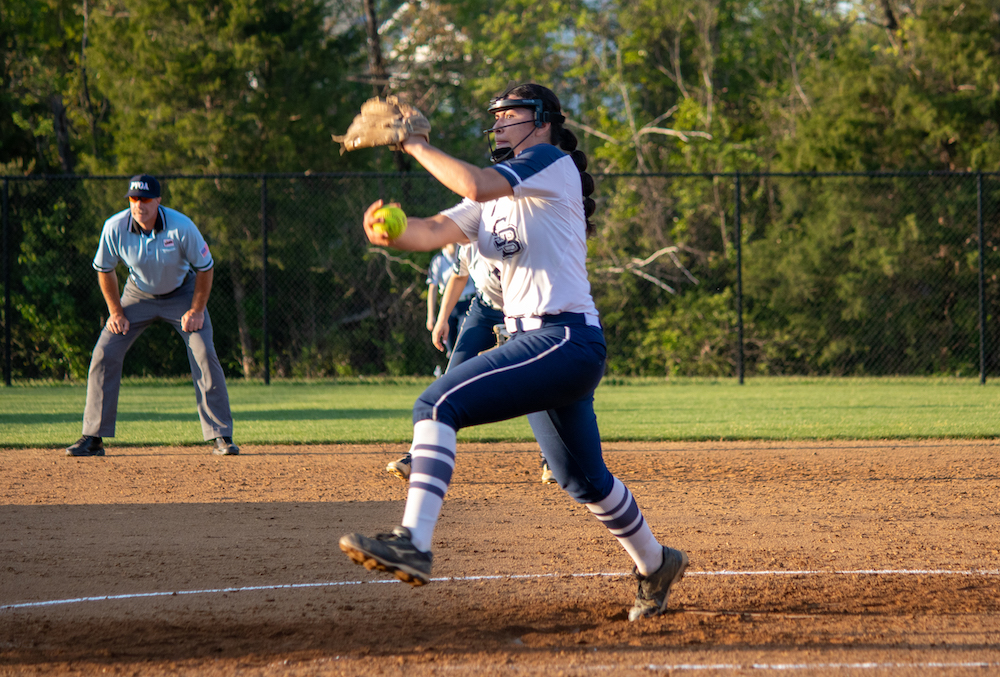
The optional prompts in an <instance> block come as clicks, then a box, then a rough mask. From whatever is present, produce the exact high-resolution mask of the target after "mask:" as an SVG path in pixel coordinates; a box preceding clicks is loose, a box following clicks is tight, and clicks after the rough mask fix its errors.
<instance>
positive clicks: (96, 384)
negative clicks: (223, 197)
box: [66, 174, 240, 456]
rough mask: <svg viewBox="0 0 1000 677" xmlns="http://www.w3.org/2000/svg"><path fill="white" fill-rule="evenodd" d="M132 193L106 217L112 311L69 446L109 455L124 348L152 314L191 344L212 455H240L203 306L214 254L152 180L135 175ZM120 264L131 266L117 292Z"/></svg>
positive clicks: (104, 288)
mask: <svg viewBox="0 0 1000 677" xmlns="http://www.w3.org/2000/svg"><path fill="white" fill-rule="evenodd" d="M127 197H128V201H129V208H128V209H125V210H123V211H121V212H118V213H117V214H115V215H114V216H112V217H111V218H110V219H108V220H107V221H105V222H104V229H103V230H102V232H101V242H100V245H99V246H98V249H97V256H95V257H94V269H95V270H97V279H98V282H99V283H100V286H101V293H102V294H104V300H105V302H106V303H107V304H108V313H109V317H108V321H107V322H106V323H105V325H104V328H103V329H102V330H101V336H100V338H98V339H97V345H96V346H94V354H93V356H92V357H91V360H90V375H89V377H88V378H87V405H86V408H85V409H84V412H83V437H81V438H80V439H79V440H77V441H76V443H75V444H73V445H72V446H69V447H67V448H66V455H67V456H104V440H103V438H105V437H114V436H115V418H116V417H117V414H118V391H119V386H120V385H121V378H122V362H123V361H124V359H125V353H126V352H128V349H129V348H131V347H132V344H133V343H134V342H135V340H136V339H137V338H138V337H139V334H141V333H142V332H143V331H144V330H145V329H146V327H148V326H149V325H150V324H151V323H152V322H153V321H154V320H164V321H165V322H169V323H170V324H172V325H173V327H174V329H176V330H177V333H179V334H180V335H181V338H183V339H184V345H185V346H186V347H187V354H188V362H189V363H190V364H191V378H192V379H193V380H194V389H195V401H196V402H197V405H198V416H199V417H200V418H201V431H202V434H203V435H204V438H205V439H206V440H213V449H212V453H213V454H216V455H219V456H235V455H237V454H239V453H240V449H239V447H237V446H236V445H235V444H233V417H232V414H231V413H230V410H229V392H228V391H227V390H226V378H225V376H224V375H223V373H222V365H220V364H219V357H218V355H217V354H216V353H215V345H214V344H213V342H212V321H211V319H209V316H208V311H207V310H205V304H207V303H208V296H209V294H210V293H211V291H212V275H213V271H212V266H214V265H215V262H214V261H213V260H212V254H211V252H209V250H208V245H207V244H206V243H205V239H204V238H203V237H202V235H201V232H199V230H198V227H197V226H196V225H194V222H193V221H191V219H189V218H188V217H187V216H185V215H184V214H181V213H180V212H179V211H177V210H174V209H170V208H168V207H163V206H161V205H160V183H159V181H157V180H156V179H155V178H153V177H152V176H149V175H148V174H142V175H140V176H133V177H132V178H131V179H130V180H129V184H128V193H127ZM119 262H123V263H124V264H125V265H126V266H128V270H129V275H128V281H127V282H126V283H125V289H124V291H123V292H122V293H121V296H120V297H119V294H118V276H117V274H116V273H115V267H116V266H117V265H118V263H119Z"/></svg>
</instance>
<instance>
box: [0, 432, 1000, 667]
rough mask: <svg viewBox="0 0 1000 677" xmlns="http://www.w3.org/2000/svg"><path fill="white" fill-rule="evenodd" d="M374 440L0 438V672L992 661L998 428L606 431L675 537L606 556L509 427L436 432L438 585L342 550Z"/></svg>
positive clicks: (587, 520) (628, 477)
mask: <svg viewBox="0 0 1000 677" xmlns="http://www.w3.org/2000/svg"><path fill="white" fill-rule="evenodd" d="M403 451H405V448H403V447H389V446H372V447H364V446H334V445H331V446H295V447H254V446H247V447H244V449H243V454H242V455H241V456H239V457H225V458H219V457H214V456H211V455H210V454H209V453H208V450H207V449H204V448H197V449H194V448H134V447H133V448H120V447H114V446H110V447H109V449H108V453H109V455H108V456H107V457H105V458H90V459H70V458H66V457H64V456H62V452H61V450H52V449H27V450H24V449H20V450H12V449H6V450H0V463H2V467H0V497H2V498H0V504H2V508H0V675H25V674H27V675H34V674H38V675H47V676H55V677H64V676H68V675H98V674H100V675H107V674H113V675H142V676H143V677H161V676H163V675H168V674H169V675H178V674H179V675H241V676H243V675H295V676H298V675H302V676H306V675H309V676H313V675H318V676H325V675H369V674H371V675H375V674H377V675H407V676H409V675H415V676H422V675H455V674H468V675H494V674H496V675H501V674H503V675H507V674H516V675H542V674H544V675H593V674H608V675H639V674H642V675H648V674H657V673H660V674H735V673H753V674H758V673H762V672H764V673H767V672H773V673H782V674H786V673H788V672H791V673H792V674H809V675H844V674H891V675H904V674H919V675H926V674H956V675H965V674H970V673H974V674H1000V520H998V512H1000V443H997V442H995V441H992V440H987V441H945V440H938V441H875V442H870V441H863V442H849V441H848V442H844V441H841V442H832V443H825V442H805V443H699V444H693V443H641V444H611V445H607V448H606V458H607V461H608V465H609V466H610V467H611V469H612V471H613V472H615V473H616V474H617V475H618V476H619V477H620V478H621V479H622V480H623V481H624V482H625V483H626V484H627V485H628V486H629V487H630V488H631V489H632V491H633V493H634V494H635V496H636V498H637V500H638V501H639V504H640V505H641V506H642V508H643V510H644V512H645V514H646V517H647V519H648V521H649V522H650V524H651V525H652V527H653V531H654V532H655V533H656V534H657V536H659V537H660V538H661V539H662V540H663V541H664V542H665V543H668V544H670V545H673V546H675V547H679V548H683V549H684V550H686V551H687V552H688V553H689V555H690V558H691V567H690V569H689V575H688V576H686V577H685V579H684V580H683V581H682V582H681V584H680V586H679V587H678V588H677V590H676V592H675V593H674V596H673V599H672V601H671V605H670V606H671V608H672V611H671V613H668V614H666V615H664V616H662V617H660V618H656V619H651V620H647V621H644V622H638V623H629V622H628V620H627V619H626V611H627V609H628V607H629V606H630V603H631V599H632V597H633V595H634V593H635V583H634V581H633V580H632V579H631V578H630V576H629V575H628V572H629V571H630V569H631V566H630V561H629V560H628V558H627V556H626V555H625V554H624V552H623V551H622V550H621V548H620V547H619V546H618V544H617V542H616V541H614V539H612V538H611V537H610V536H609V535H608V534H607V533H606V532H605V531H604V529H603V527H601V526H600V525H599V524H598V523H597V521H596V520H595V519H594V518H593V517H591V516H590V515H589V513H587V511H586V510H585V509H584V508H583V507H582V506H578V505H576V504H575V503H573V502H572V501H571V500H570V499H569V498H568V497H567V496H566V495H565V494H564V493H563V492H562V491H561V490H560V489H559V488H558V487H553V486H543V485H541V484H540V483H539V482H538V468H537V464H538V461H537V452H535V451H534V448H533V446H532V445H514V446H510V445H470V444H462V443H461V442H460V444H459V455H458V466H457V468H456V472H455V476H454V480H453V483H452V487H451V491H450V493H449V494H448V497H447V500H446V501H445V506H444V511H443V515H442V519H441V522H440V525H439V527H438V530H437V533H436V538H435V540H436V543H435V567H434V576H435V577H436V578H440V579H441V580H435V581H433V582H432V583H431V584H430V585H427V586H424V587H422V588H410V587H409V586H406V585H403V584H401V583H399V582H396V581H395V579H391V578H387V577H385V576H384V575H376V574H371V573H369V572H367V571H365V570H364V569H363V568H361V567H358V566H356V565H354V564H352V563H351V562H350V561H349V560H348V559H347V557H346V556H344V554H343V553H341V552H340V550H339V548H338V547H337V540H338V538H339V537H340V535H341V534H343V533H345V532H348V531H360V532H363V533H367V534H373V533H375V532H377V531H385V530H388V528H391V527H392V526H394V525H395V524H397V523H398V521H399V519H400V517H401V515H402V508H403V500H404V499H405V485H404V484H403V483H401V482H400V481H399V480H397V479H395V478H393V477H391V476H390V475H388V474H386V473H384V472H383V470H382V468H383V467H384V465H385V463H386V462H387V461H389V460H391V459H393V458H395V457H396V456H397V455H398V454H400V453H401V452H403Z"/></svg>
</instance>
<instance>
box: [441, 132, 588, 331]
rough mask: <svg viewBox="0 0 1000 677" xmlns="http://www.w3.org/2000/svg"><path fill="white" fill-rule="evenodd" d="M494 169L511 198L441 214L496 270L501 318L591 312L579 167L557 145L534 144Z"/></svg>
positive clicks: (457, 207)
mask: <svg viewBox="0 0 1000 677" xmlns="http://www.w3.org/2000/svg"><path fill="white" fill-rule="evenodd" d="M494 169H496V170H497V171H499V172H500V173H501V174H502V175H503V177H504V178H505V179H507V181H508V182H510V185H511V187H512V188H513V189H514V196H513V197H502V198H499V199H496V200H490V201H488V202H473V201H472V200H469V199H465V200H463V201H462V202H460V203H459V204H457V205H455V206H454V207H452V208H450V209H446V210H445V211H443V212H442V214H443V215H444V216H447V217H448V218H450V219H451V220H452V221H454V222H455V223H456V224H458V226H459V227H460V228H461V229H462V232H463V233H465V235H466V236H467V237H468V238H469V240H470V241H472V242H476V243H477V244H478V246H479V252H480V255H481V256H483V257H484V258H485V259H486V260H487V261H488V262H489V263H491V264H492V265H493V266H494V267H495V268H497V269H498V270H499V271H500V286H501V288H502V289H503V311H504V315H506V316H507V317H534V316H538V315H557V314H559V313H567V312H568V313H584V314H586V315H591V316H593V317H595V318H596V317H597V308H596V307H595V306H594V300H593V298H591V296H590V281H589V280H588V279H587V265H586V261H587V223H586V217H585V216H584V213H583V189H582V187H581V184H580V172H579V170H578V169H577V168H576V165H575V164H574V163H573V159H572V158H571V157H570V156H569V155H567V154H565V153H563V152H562V151H561V150H559V149H558V148H556V147H555V146H551V145H549V144H539V145H537V146H532V147H531V148H529V149H528V150H526V151H524V152H523V153H521V154H520V155H518V156H517V157H515V158H512V159H510V160H505V161H504V162H501V163H499V164H497V165H495V167H494Z"/></svg>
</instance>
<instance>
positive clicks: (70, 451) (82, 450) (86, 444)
mask: <svg viewBox="0 0 1000 677" xmlns="http://www.w3.org/2000/svg"><path fill="white" fill-rule="evenodd" d="M66 455H67V456H104V440H103V439H101V438H100V437H95V436H93V435H84V436H83V437H81V438H80V439H78V440H77V441H76V442H74V443H73V444H71V445H70V446H68V447H66Z"/></svg>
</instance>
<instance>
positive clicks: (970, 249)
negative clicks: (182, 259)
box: [0, 172, 1000, 385]
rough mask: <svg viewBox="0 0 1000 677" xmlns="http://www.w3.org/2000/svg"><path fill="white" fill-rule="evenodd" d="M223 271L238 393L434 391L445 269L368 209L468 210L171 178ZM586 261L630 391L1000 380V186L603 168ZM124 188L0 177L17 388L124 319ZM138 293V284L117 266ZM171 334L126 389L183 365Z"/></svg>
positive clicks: (81, 366)
mask: <svg viewBox="0 0 1000 677" xmlns="http://www.w3.org/2000/svg"><path fill="white" fill-rule="evenodd" d="M160 178H161V183H162V186H163V192H164V195H163V198H164V199H163V204H164V205H166V206H169V207H172V208H174V209H178V210H180V211H182V212H184V213H185V214H187V215H189V216H191V217H192V219H193V220H194V221H195V223H197V224H198V225H199V227H200V228H201V230H202V232H203V233H204V234H205V237H206V239H207V240H208V241H209V243H210V245H211V248H212V253H213V256H214V258H215V260H216V269H215V271H216V272H215V276H214V277H215V283H214V288H213V291H212V297H211V299H210V301H209V311H210V313H211V315H212V322H213V325H214V327H215V341H216V348H217V350H218V352H219V354H220V357H221V358H222V360H223V366H224V368H225V370H226V373H227V375H228V376H229V377H230V378H234V377H235V378H239V377H244V378H255V379H263V380H264V381H266V382H269V381H270V380H271V378H272V377H273V378H297V377H330V376H357V375H380V374H388V375H420V374H423V375H429V374H431V373H432V372H433V370H434V367H435V366H443V365H444V363H445V359H444V356H443V355H441V354H440V353H438V352H437V351H436V350H434V348H433V347H432V346H431V343H430V340H429V336H428V332H427V331H426V328H425V317H426V306H425V304H426V294H427V286H426V269H427V266H428V263H429V261H430V258H431V256H432V253H407V252H398V251H392V250H384V249H380V248H376V247H371V246H370V245H369V244H368V243H367V240H366V239H365V238H364V235H363V233H362V231H361V227H360V221H361V214H362V213H363V211H364V209H365V208H366V207H367V205H368V204H370V203H371V202H372V201H374V200H375V199H378V198H383V199H386V200H392V201H397V202H400V203H401V204H402V206H403V208H404V209H405V210H406V211H407V212H408V213H410V214H414V215H418V216H424V215H428V214H433V213H436V212H437V211H439V210H441V209H442V208H444V207H447V206H450V205H451V204H454V203H455V202H457V197H456V196H454V195H453V194H451V193H450V192H449V191H447V190H446V189H444V188H443V187H441V186H440V185H439V184H438V183H437V182H436V181H434V180H433V179H432V178H431V177H430V176H429V175H427V174H424V173H414V174H308V175H306V174H243V175H221V176H210V177H205V176H197V177H196V176H162V177H160ZM596 179H597V191H596V193H595V195H594V197H595V199H597V202H598V210H597V213H596V214H595V216H594V217H593V219H592V220H593V221H594V223H595V224H596V225H597V234H596V236H595V237H594V238H592V239H591V243H590V259H589V263H588V265H589V268H590V273H591V284H592V288H593V293H594V297H595V301H596V302H597V305H598V308H599V309H600V311H601V315H602V321H603V323H604V327H605V333H606V336H607V339H608V352H609V362H608V370H609V373H610V374H614V375H646V376H663V377H670V376H716V377H735V378H738V379H739V380H740V382H742V381H743V379H744V377H745V376H746V375H750V376H753V375H792V374H803V375H907V374H911V375H960V376H963V375H964V376H973V375H976V374H978V375H979V378H980V380H981V381H985V379H986V378H987V376H988V375H995V374H996V372H997V370H998V367H1000V364H998V359H997V358H998V356H997V337H998V336H1000V333H998V332H997V331H996V330H995V325H996V319H997V317H998V311H1000V281H998V275H1000V253H998V249H1000V173H997V172H992V173H947V172H932V173H911V172H893V173H889V172H879V173H830V174H657V175H640V174H617V175H599V176H597V177H596ZM126 181H127V177H121V176H118V177H108V176H101V177H84V176H30V177H0V184H2V198H3V204H2V212H0V213H2V242H3V252H2V257H3V274H2V281H3V305H2V308H3V326H4V331H3V342H4V346H3V357H4V369H3V375H4V382H5V383H6V384H8V385H10V384H11V383H12V382H13V381H14V380H27V379H56V380H66V379H69V380H80V379H84V378H85V377H86V371H87V365H88V364H89V359H90V351H91V349H92V348H93V345H94V342H95V340H96V338H97V334H98V332H99V331H100V328H101V326H103V323H104V321H105V319H106V317H107V308H106V306H105V304H104V301H103V298H102V297H101V294H100V290H99V288H98V286H97V283H96V274H95V272H94V270H93V268H92V266H91V262H92V260H93V257H94V253H95V251H96V247H97V241H98V237H99V234H100V228H101V224H102V223H103V222H104V221H105V219H107V218H108V217H109V216H110V215H112V214H113V213H115V212H118V211H120V210H122V209H125V208H126V206H127V204H126V201H125V198H124V192H125V185H126ZM119 273H120V277H121V278H122V279H124V273H125V271H124V270H120V271H119ZM171 333H172V329H171V328H170V327H169V326H168V325H165V324H161V325H154V326H153V327H151V328H150V329H148V330H147V332H146V334H145V335H144V336H143V337H142V338H141V339H140V340H139V342H138V343H137V344H136V346H135V347H134V348H133V350H132V351H130V353H129V355H128V357H127V358H126V363H125V374H126V375H150V376H174V375H183V374H186V373H187V372H188V369H189V368H188V364H187V358H186V355H185V353H184V349H183V345H182V344H181V342H180V341H177V340H176V338H174V337H173V336H171Z"/></svg>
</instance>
